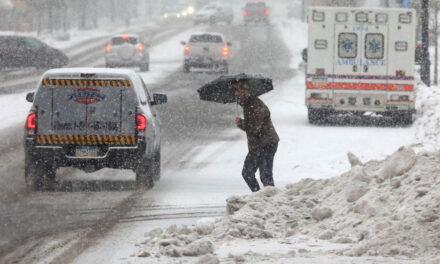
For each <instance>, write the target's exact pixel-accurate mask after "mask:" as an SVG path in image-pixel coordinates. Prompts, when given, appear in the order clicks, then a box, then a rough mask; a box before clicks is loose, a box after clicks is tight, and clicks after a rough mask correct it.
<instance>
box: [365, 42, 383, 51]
mask: <svg viewBox="0 0 440 264" xmlns="http://www.w3.org/2000/svg"><path fill="white" fill-rule="evenodd" d="M380 49H381V44H380V42H378V41H376V40H375V39H373V40H371V41H370V42H368V50H369V51H371V52H372V53H377V52H378V51H379V50H380Z"/></svg>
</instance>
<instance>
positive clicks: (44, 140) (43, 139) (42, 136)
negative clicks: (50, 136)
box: [40, 135, 46, 145]
mask: <svg viewBox="0 0 440 264" xmlns="http://www.w3.org/2000/svg"><path fill="white" fill-rule="evenodd" d="M40 137H41V141H42V142H43V144H44V145H46V139H45V138H44V135H41V136H40Z"/></svg>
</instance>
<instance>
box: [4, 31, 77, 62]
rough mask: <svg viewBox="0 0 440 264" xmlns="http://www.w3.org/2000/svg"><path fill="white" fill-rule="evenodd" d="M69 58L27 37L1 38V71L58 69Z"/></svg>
mask: <svg viewBox="0 0 440 264" xmlns="http://www.w3.org/2000/svg"><path fill="white" fill-rule="evenodd" d="M67 63H69V58H68V57H67V56H66V54H64V53H63V52H62V51H60V50H58V49H55V48H52V47H50V46H48V45H47V44H45V43H43V42H41V41H40V40H38V39H36V38H33V37H27V36H14V35H9V36H8V35H3V36H0V69H1V68H6V67H20V68H21V67H37V68H58V67H62V66H65V65H67Z"/></svg>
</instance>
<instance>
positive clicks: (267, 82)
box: [197, 73, 273, 104]
mask: <svg viewBox="0 0 440 264" xmlns="http://www.w3.org/2000/svg"><path fill="white" fill-rule="evenodd" d="M231 81H247V83H248V85H249V87H250V88H249V89H250V92H251V94H252V95H255V96H260V95H262V94H264V93H267V92H269V91H271V90H273V85H272V79H270V78H265V77H263V76H262V75H259V74H245V73H241V74H238V75H223V76H220V77H219V78H217V79H215V80H213V81H211V82H209V83H207V84H205V85H203V86H202V87H200V88H199V89H198V90H197V92H198V93H199V97H200V100H204V101H211V102H216V103H222V104H227V103H235V102H237V99H238V98H237V96H236V95H235V92H234V90H233V89H232V88H231V87H230V86H229V83H230V82H231Z"/></svg>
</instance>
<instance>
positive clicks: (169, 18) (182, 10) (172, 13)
mask: <svg viewBox="0 0 440 264" xmlns="http://www.w3.org/2000/svg"><path fill="white" fill-rule="evenodd" d="M187 15H188V11H187V8H186V7H185V6H183V5H172V6H168V7H166V8H163V9H162V19H163V21H164V22H166V23H170V22H176V21H180V20H182V19H184V18H185V17H186V16H187Z"/></svg>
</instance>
